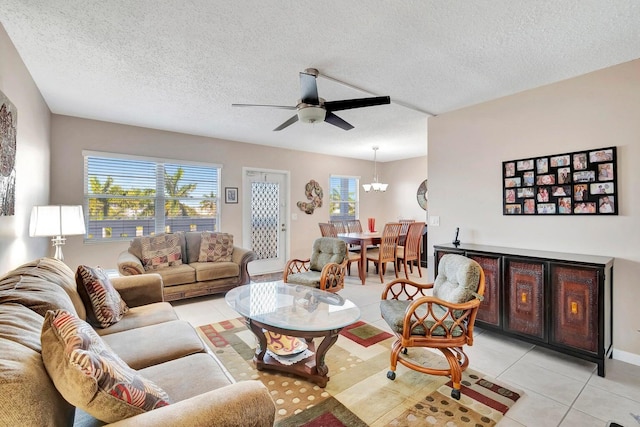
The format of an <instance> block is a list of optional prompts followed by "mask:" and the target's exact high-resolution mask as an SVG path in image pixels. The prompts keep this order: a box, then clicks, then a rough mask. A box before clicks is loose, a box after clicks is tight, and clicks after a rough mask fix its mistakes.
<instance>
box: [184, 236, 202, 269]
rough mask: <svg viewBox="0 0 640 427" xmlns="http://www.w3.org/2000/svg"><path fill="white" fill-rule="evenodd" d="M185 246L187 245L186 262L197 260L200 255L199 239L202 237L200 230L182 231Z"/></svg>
mask: <svg viewBox="0 0 640 427" xmlns="http://www.w3.org/2000/svg"><path fill="white" fill-rule="evenodd" d="M184 237H185V241H186V246H187V263H188V264H191V263H192V262H198V258H199V257H200V240H201V237H202V232H201V231H187V232H186V233H184Z"/></svg>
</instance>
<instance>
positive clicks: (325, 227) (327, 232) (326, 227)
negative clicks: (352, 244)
mask: <svg viewBox="0 0 640 427" xmlns="http://www.w3.org/2000/svg"><path fill="white" fill-rule="evenodd" d="M318 227H320V234H321V235H322V237H338V235H337V234H336V229H335V227H334V226H333V224H331V223H328V222H319V223H318Z"/></svg>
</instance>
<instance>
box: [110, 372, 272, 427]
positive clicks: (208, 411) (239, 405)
mask: <svg viewBox="0 0 640 427" xmlns="http://www.w3.org/2000/svg"><path fill="white" fill-rule="evenodd" d="M275 416H276V406H275V404H274V403H273V400H272V399H271V395H270V394H269V391H268V390H267V388H266V387H265V386H264V384H262V383H261V382H259V381H255V380H251V381H242V382H239V383H235V384H231V385H228V386H225V387H221V388H219V389H217V390H212V391H209V392H207V393H203V394H200V395H198V396H194V397H192V398H190V399H186V400H182V401H180V402H177V403H174V404H171V405H169V406H164V407H162V408H158V409H154V410H153V411H149V412H145V413H144V414H140V415H136V416H134V417H131V418H127V419H125V420H122V421H118V422H117V423H114V424H111V425H112V426H117V427H129V426H130V427H139V426H155V427H165V426H166V427H176V426H177V427H181V426H189V427H191V426H199V427H207V426H211V427H214V426H225V427H249V426H251V427H272V426H273V423H274V421H275Z"/></svg>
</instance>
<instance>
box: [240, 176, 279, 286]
mask: <svg viewBox="0 0 640 427" xmlns="http://www.w3.org/2000/svg"><path fill="white" fill-rule="evenodd" d="M243 178H244V180H243V186H244V188H243V190H244V191H243V192H242V194H243V217H244V218H243V233H242V235H243V246H244V247H245V248H251V250H252V251H254V252H255V253H256V255H257V257H256V260H255V261H252V262H250V263H249V274H251V275H255V274H264V273H273V272H276V271H282V270H283V269H284V265H285V262H286V260H287V244H288V232H287V225H288V224H287V182H288V179H287V178H288V174H287V173H286V172H281V171H267V170H258V169H245V170H244V177H243Z"/></svg>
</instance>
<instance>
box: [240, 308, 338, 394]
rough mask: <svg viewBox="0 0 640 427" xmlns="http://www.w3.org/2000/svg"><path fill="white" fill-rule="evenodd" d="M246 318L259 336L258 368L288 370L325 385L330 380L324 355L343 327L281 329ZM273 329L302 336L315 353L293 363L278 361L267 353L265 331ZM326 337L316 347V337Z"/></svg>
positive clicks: (256, 354)
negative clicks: (298, 329) (328, 328)
mask: <svg viewBox="0 0 640 427" xmlns="http://www.w3.org/2000/svg"><path fill="white" fill-rule="evenodd" d="M245 319H246V323H247V326H248V327H249V329H251V331H252V332H253V333H254V335H255V336H256V337H257V338H258V347H256V353H255V355H254V356H253V361H254V363H255V364H256V368H257V369H258V370H259V371H261V370H263V369H273V370H276V371H281V372H288V373H292V374H295V375H298V376H300V377H302V378H306V379H308V380H309V381H311V382H313V383H316V384H318V385H319V386H320V387H325V386H326V385H327V381H329V376H328V375H327V374H328V373H329V368H328V367H327V365H326V364H325V363H324V356H325V355H326V354H327V351H328V350H329V349H330V348H331V346H332V345H334V344H335V342H336V341H337V340H338V335H339V333H340V331H341V330H342V328H339V329H331V330H328V331H292V330H289V329H280V328H276V327H273V326H270V325H265V324H263V323H260V322H258V321H255V320H252V319H248V318H245ZM265 330H267V331H271V332H275V333H278V334H283V335H288V336H292V337H296V338H302V339H304V340H305V342H306V343H307V346H308V347H309V350H310V351H312V352H313V353H314V354H313V355H312V356H309V357H307V358H306V359H303V360H301V361H299V362H297V363H294V364H292V365H284V364H282V363H280V362H278V361H277V360H276V359H275V358H274V357H271V356H270V355H269V354H268V353H267V337H266V336H265V334H264V331H265ZM317 337H324V339H323V340H322V341H321V342H320V345H318V348H316V347H315V344H314V342H313V339H314V338H317Z"/></svg>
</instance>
